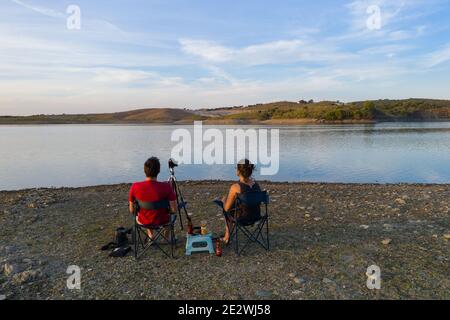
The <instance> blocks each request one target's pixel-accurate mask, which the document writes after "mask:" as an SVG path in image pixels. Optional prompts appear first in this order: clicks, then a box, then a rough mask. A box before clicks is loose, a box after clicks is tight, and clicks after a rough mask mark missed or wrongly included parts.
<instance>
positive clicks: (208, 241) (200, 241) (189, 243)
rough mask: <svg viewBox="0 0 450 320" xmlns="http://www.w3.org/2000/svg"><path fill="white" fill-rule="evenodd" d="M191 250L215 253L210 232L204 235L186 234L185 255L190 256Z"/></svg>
mask: <svg viewBox="0 0 450 320" xmlns="http://www.w3.org/2000/svg"><path fill="white" fill-rule="evenodd" d="M193 252H209V253H215V251H214V246H213V242H212V234H211V233H208V234H206V235H204V236H202V235H200V234H198V235H197V234H188V235H187V238H186V255H187V256H190V255H191V254H192V253H193Z"/></svg>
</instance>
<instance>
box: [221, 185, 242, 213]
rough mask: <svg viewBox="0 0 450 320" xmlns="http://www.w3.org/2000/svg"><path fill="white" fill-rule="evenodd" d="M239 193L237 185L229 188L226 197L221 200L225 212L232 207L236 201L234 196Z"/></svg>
mask: <svg viewBox="0 0 450 320" xmlns="http://www.w3.org/2000/svg"><path fill="white" fill-rule="evenodd" d="M238 193H239V185H237V184H233V185H232V186H231V188H230V192H229V193H228V196H227V197H226V198H224V199H223V209H224V210H225V211H229V210H230V209H231V208H233V206H234V202H235V201H236V194H238Z"/></svg>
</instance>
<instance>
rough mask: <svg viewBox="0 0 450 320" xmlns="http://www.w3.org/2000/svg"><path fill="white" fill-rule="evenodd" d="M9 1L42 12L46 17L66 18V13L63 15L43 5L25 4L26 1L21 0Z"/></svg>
mask: <svg viewBox="0 0 450 320" xmlns="http://www.w3.org/2000/svg"><path fill="white" fill-rule="evenodd" d="M11 1H12V2H14V3H16V4H18V5H20V6H22V7H24V8H27V9H29V10H32V11H34V12H37V13H40V14H43V15H45V16H48V17H52V18H63V19H64V18H66V15H64V14H63V13H61V12H58V11H55V10H52V9H49V8H44V7H39V6H34V5H30V4H27V3H25V2H23V1H20V0H11Z"/></svg>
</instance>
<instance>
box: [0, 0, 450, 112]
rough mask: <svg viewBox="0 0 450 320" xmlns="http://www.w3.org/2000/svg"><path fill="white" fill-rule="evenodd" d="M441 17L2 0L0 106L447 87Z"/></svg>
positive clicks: (86, 108)
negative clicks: (75, 26) (374, 23)
mask: <svg viewBox="0 0 450 320" xmlns="http://www.w3.org/2000/svg"><path fill="white" fill-rule="evenodd" d="M69 5H77V6H78V7H79V8H80V10H81V28H80V29H79V30H69V29H68V28H67V23H66V22H67V18H68V17H69V16H70V14H67V13H66V10H67V7H68V6H69ZM372 5H376V6H378V8H379V9H380V13H381V26H380V28H379V29H373V28H372V29H371V28H368V26H367V20H368V19H369V18H370V16H371V14H370V13H367V8H368V7H369V6H372ZM449 17H450V4H449V2H448V1H445V0H409V1H407V0H405V1H401V0H400V1H390V0H356V1H319V0H317V1H300V0H297V1H254V0H246V1H242V0H241V1H235V0H228V1H207V0H202V1H201V0H192V1H163V0H160V1H148V0H146V1H144V0H134V1H119V0H112V1H111V0H110V1H92V0H91V1H87V0H72V1H61V0H59V1H57V0H54V1H50V0H39V1H37V0H1V1H0V114H39V113H87V112H89V113H92V112H110V111H120V110H129V109H134V108H142V107H179V108H182V107H189V108H202V107H220V106H232V105H246V104H253V103H260V102H269V101H276V100H293V101H297V100H299V99H310V98H312V99H315V100H325V99H331V100H341V101H355V100H362V99H379V98H409V97H424V98H443V99H450V22H449V21H450V19H449Z"/></svg>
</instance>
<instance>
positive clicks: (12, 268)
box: [3, 262, 19, 277]
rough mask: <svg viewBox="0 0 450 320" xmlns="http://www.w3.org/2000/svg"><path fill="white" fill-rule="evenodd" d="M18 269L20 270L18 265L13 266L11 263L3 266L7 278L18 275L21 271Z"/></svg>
mask: <svg viewBox="0 0 450 320" xmlns="http://www.w3.org/2000/svg"><path fill="white" fill-rule="evenodd" d="M18 269H19V268H18V266H17V265H16V264H11V263H8V262H7V263H5V264H4V265H3V272H4V273H5V276H7V277H9V276H11V275H14V274H15V273H17V272H18V271H19V270H18Z"/></svg>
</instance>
